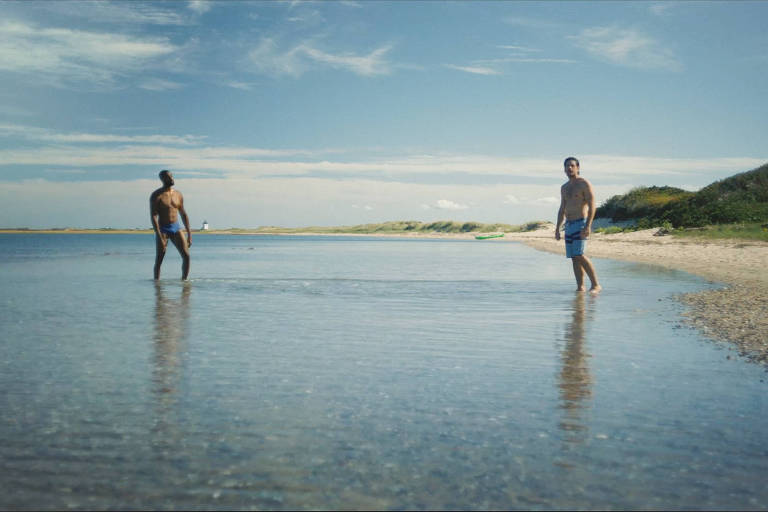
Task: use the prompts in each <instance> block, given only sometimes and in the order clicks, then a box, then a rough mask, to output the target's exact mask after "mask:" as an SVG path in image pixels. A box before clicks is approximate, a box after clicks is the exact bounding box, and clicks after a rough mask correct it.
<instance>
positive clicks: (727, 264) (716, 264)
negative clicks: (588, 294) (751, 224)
mask: <svg viewBox="0 0 768 512" xmlns="http://www.w3.org/2000/svg"><path fill="white" fill-rule="evenodd" d="M657 231H658V229H648V230H643V231H635V232H631V233H616V234H611V235H605V234H601V233H596V234H593V235H591V236H590V239H589V242H588V244H587V252H586V254H587V256H590V257H594V258H610V259H617V260H626V261H634V262H639V263H650V264H654V265H660V266H663V267H666V268H672V269H677V270H683V271H685V272H689V273H691V274H695V275H698V276H701V277H704V278H706V279H708V280H709V281H712V282H714V283H719V284H722V287H719V288H717V289H714V290H707V291H704V292H698V293H691V294H685V295H682V296H681V297H680V299H681V300H682V302H683V303H685V304H686V305H687V306H688V311H687V312H686V313H685V319H686V322H687V323H688V324H690V325H692V326H693V327H695V328H697V329H699V330H700V331H701V332H702V333H704V334H705V335H706V336H707V337H709V338H712V339H715V340H718V341H727V342H730V343H733V344H734V346H735V347H736V348H737V349H738V351H739V353H740V354H741V355H743V356H744V357H746V358H748V359H750V360H753V361H757V362H760V363H762V364H765V365H766V366H768V272H766V269H768V243H765V242H758V241H738V240H709V239H706V240H704V239H690V238H677V237H674V236H669V235H667V236H654V234H655V233H657ZM503 240H507V241H517V242H522V243H524V244H526V245H528V246H530V247H533V248H536V249H539V250H543V251H549V252H554V253H559V254H564V253H565V248H564V244H563V242H562V240H561V241H559V242H558V241H556V240H555V239H554V227H551V228H548V229H543V230H539V231H534V232H530V233H510V234H507V235H505V237H504V239H503ZM597 270H598V277H599V265H597ZM601 284H602V285H603V287H604V288H606V289H609V288H610V283H607V282H601Z"/></svg>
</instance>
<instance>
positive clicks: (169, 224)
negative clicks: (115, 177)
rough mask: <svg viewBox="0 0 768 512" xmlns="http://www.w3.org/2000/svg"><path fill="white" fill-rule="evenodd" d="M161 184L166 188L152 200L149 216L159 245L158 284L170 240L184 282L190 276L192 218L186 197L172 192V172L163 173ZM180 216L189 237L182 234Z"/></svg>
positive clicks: (153, 195) (157, 257) (155, 192)
mask: <svg viewBox="0 0 768 512" xmlns="http://www.w3.org/2000/svg"><path fill="white" fill-rule="evenodd" d="M160 180H161V181H162V182H163V186H162V187H161V188H159V189H157V190H155V191H154V192H152V195H151V196H149V215H150V217H151V218H152V227H153V228H154V229H155V242H156V253H155V280H157V279H160V265H162V264H163V258H164V257H165V249H166V247H168V239H170V240H171V241H172V242H173V245H175V246H176V249H178V250H179V254H181V259H182V264H181V278H182V279H184V280H186V279H187V277H188V276H189V248H190V246H191V245H192V233H190V231H189V217H187V212H186V210H184V197H183V196H182V195H181V192H179V191H178V190H174V189H173V185H174V183H175V182H174V181H173V175H172V174H171V173H170V171H166V170H162V171H160ZM179 214H181V220H183V221H184V226H185V227H186V231H187V235H186V236H184V231H182V230H181V224H180V223H179Z"/></svg>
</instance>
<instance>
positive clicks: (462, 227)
mask: <svg viewBox="0 0 768 512" xmlns="http://www.w3.org/2000/svg"><path fill="white" fill-rule="evenodd" d="M548 224H549V223H548V222H544V221H535V222H528V223H526V224H521V225H512V224H483V223H480V222H454V221H450V220H443V221H436V222H419V221H416V220H407V221H390V222H382V223H379V224H358V225H356V226H337V227H318V226H311V227H304V228H281V227H275V226H265V227H260V228H259V229H257V230H256V233H262V234H268V233H280V234H290V233H321V234H334V233H338V234H402V233H491V232H501V233H516V232H524V231H534V230H536V229H539V228H542V227H544V226H546V225H548ZM231 231H232V232H237V231H246V230H235V229H233V230H231Z"/></svg>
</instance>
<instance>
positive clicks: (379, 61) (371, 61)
mask: <svg viewBox="0 0 768 512" xmlns="http://www.w3.org/2000/svg"><path fill="white" fill-rule="evenodd" d="M391 49H392V47H391V46H389V45H387V46H382V47H381V48H378V49H376V50H373V51H372V52H370V53H369V54H367V55H356V54H353V53H342V54H333V53H329V52H325V51H322V50H319V49H317V48H314V47H313V46H311V45H310V44H308V43H302V44H299V45H296V46H294V47H293V48H291V49H290V50H287V51H281V50H280V49H279V48H278V45H277V43H276V42H275V41H274V40H273V39H269V38H264V39H262V40H261V42H260V43H259V45H258V46H257V47H256V48H254V49H253V50H252V51H251V52H250V53H249V55H248V56H249V59H250V61H251V63H253V64H254V65H255V66H256V69H257V70H258V71H259V72H262V73H266V74H270V75H276V76H280V75H291V76H299V75H301V74H303V73H305V72H306V71H308V70H309V69H310V68H311V67H312V65H313V64H315V65H316V64H320V65H326V66H329V67H332V68H335V69H343V70H347V71H351V72H353V73H355V74H358V75H362V76H373V75H386V74H389V73H390V72H391V65H390V64H389V62H387V61H386V60H385V56H386V54H387V53H388V52H389V51H390V50H391Z"/></svg>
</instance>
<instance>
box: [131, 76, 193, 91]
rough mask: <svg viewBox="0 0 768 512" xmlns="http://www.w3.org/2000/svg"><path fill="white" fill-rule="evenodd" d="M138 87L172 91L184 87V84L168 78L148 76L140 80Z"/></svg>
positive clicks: (149, 89)
mask: <svg viewBox="0 0 768 512" xmlns="http://www.w3.org/2000/svg"><path fill="white" fill-rule="evenodd" d="M139 87H140V88H141V89H146V90H148V91H173V90H176V89H181V88H182V87H184V84H180V83H178V82H172V81H170V80H162V79H160V78H150V79H148V80H144V81H143V82H141V83H140V84H139Z"/></svg>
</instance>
